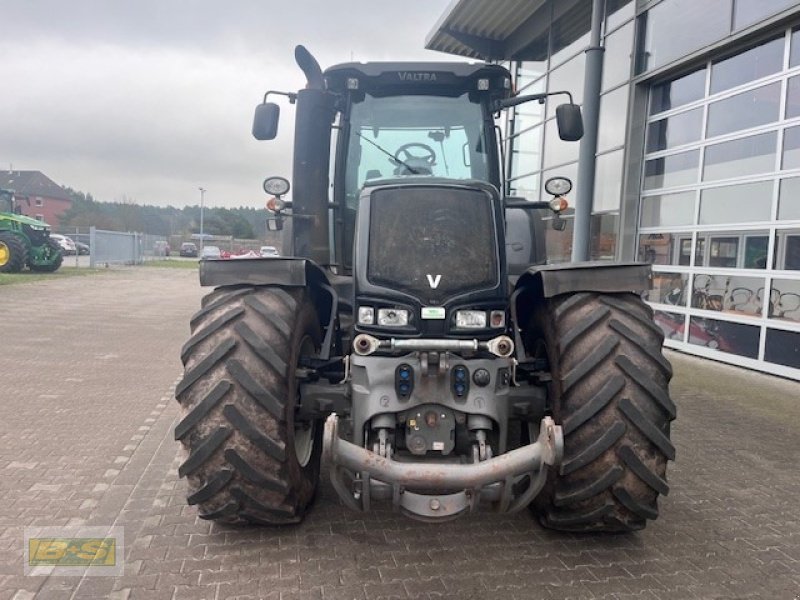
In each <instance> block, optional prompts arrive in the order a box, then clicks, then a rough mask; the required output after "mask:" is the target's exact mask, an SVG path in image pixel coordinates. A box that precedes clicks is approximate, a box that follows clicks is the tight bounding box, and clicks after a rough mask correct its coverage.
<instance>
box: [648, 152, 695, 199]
mask: <svg viewBox="0 0 800 600" xmlns="http://www.w3.org/2000/svg"><path fill="white" fill-rule="evenodd" d="M699 159H700V151H699V150H692V151H690V152H682V153H680V154H673V155H671V156H667V157H664V158H656V159H653V160H648V161H647V162H646V163H645V165H644V188H645V189H646V190H652V189H656V188H662V187H673V186H678V185H687V184H690V183H696V182H697V172H698V170H699V167H700V165H699Z"/></svg>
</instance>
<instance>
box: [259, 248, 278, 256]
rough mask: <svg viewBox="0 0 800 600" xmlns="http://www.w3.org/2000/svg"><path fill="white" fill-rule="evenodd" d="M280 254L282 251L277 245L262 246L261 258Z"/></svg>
mask: <svg viewBox="0 0 800 600" xmlns="http://www.w3.org/2000/svg"><path fill="white" fill-rule="evenodd" d="M273 256H280V252H278V249H277V248H276V247H275V246H261V258H270V257H273Z"/></svg>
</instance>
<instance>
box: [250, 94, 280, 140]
mask: <svg viewBox="0 0 800 600" xmlns="http://www.w3.org/2000/svg"><path fill="white" fill-rule="evenodd" d="M280 114H281V107H280V106H278V105H277V104H275V103H274V102H264V103H263V104H259V105H258V106H256V114H255V116H254V117H253V137H254V138H256V139H257V140H274V139H275V136H276V135H277V134H278V117H279V116H280Z"/></svg>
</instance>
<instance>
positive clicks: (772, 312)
mask: <svg viewBox="0 0 800 600" xmlns="http://www.w3.org/2000/svg"><path fill="white" fill-rule="evenodd" d="M768 314H769V318H770V319H779V320H781V321H789V322H792V323H800V281H798V280H796V279H773V280H772V289H771V290H770V295H769V313H768Z"/></svg>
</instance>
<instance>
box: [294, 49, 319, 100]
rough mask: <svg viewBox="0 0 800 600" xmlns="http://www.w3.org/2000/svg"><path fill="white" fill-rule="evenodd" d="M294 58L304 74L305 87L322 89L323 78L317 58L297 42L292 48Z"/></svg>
mask: <svg viewBox="0 0 800 600" xmlns="http://www.w3.org/2000/svg"><path fill="white" fill-rule="evenodd" d="M294 60H295V62H297V66H298V67H300V69H301V70H302V71H303V74H304V75H305V76H306V81H307V83H306V89H309V90H322V89H325V80H324V79H323V77H322V68H320V66H319V63H318V62H317V59H316V58H314V56H313V55H312V54H311V52H309V51H308V49H307V48H306V47H305V46H303V45H302V44H298V45H297V46H296V47H295V49H294Z"/></svg>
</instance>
